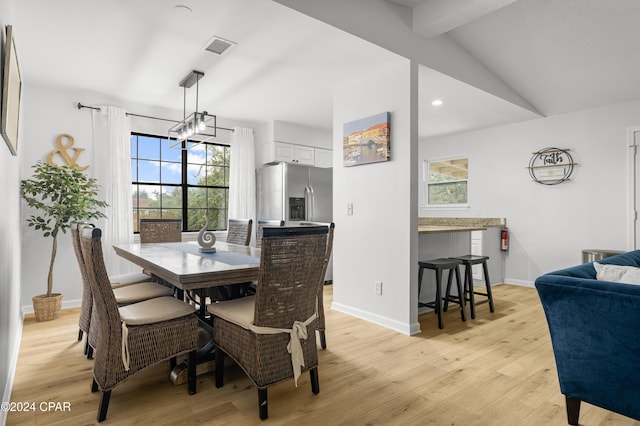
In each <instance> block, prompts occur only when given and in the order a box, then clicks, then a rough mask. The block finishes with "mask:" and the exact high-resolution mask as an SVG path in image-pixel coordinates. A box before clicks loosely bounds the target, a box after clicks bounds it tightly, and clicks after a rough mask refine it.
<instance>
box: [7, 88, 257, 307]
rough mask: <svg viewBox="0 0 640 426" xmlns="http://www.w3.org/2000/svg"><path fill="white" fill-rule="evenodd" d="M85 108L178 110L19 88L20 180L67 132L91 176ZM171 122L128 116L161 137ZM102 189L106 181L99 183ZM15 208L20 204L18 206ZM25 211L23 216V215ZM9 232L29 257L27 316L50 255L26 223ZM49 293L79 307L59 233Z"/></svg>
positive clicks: (69, 257) (67, 248) (165, 113)
mask: <svg viewBox="0 0 640 426" xmlns="http://www.w3.org/2000/svg"><path fill="white" fill-rule="evenodd" d="M78 102H82V103H83V104H84V105H101V104H102V105H116V106H120V107H124V108H125V109H127V111H128V112H132V113H135V114H141V115H150V116H157V117H163V118H176V117H180V116H181V115H182V111H171V110H166V109H161V108H152V107H148V106H144V105H136V104H133V103H126V102H120V101H118V100H116V99H112V98H109V97H108V96H106V95H100V94H96V93H90V92H79V91H63V90H56V89H51V88H44V87H40V86H33V85H25V86H24V89H23V105H24V107H23V111H24V114H23V120H22V124H23V129H24V131H23V134H22V141H21V144H22V146H21V152H22V155H21V164H22V171H21V178H22V179H26V178H29V177H30V176H31V166H32V165H33V164H35V162H36V161H44V160H45V158H46V156H47V154H48V153H49V152H50V151H51V150H53V149H55V147H56V146H55V139H56V137H57V135H59V134H61V133H68V134H70V135H72V136H73V137H74V139H75V145H74V146H75V147H77V148H84V149H85V151H84V152H83V153H82V154H81V155H80V157H79V159H78V164H81V165H87V164H88V165H89V166H90V167H89V168H88V169H87V173H88V174H89V175H91V171H92V168H91V162H92V155H93V152H92V127H91V111H90V110H88V109H82V110H78V109H77V108H76V104H77V103H78ZM169 125H170V123H168V122H164V121H157V120H149V119H146V118H137V117H131V128H132V130H133V131H137V132H143V133H149V134H158V135H166V134H167V129H168V127H169ZM218 125H219V126H222V127H228V128H232V127H235V126H243V127H254V126H256V123H251V122H238V121H230V120H225V119H223V118H218ZM230 134H231V133H230V132H228V131H224V130H219V131H218V137H217V138H216V140H217V141H219V142H222V143H228V142H229V138H230ZM261 135H262V133H261V132H257V137H256V144H259V143H261V142H262V141H261V140H260V137H261ZM99 184H101V185H105V184H108V183H102V182H99ZM18 205H21V203H20V202H19V203H18ZM26 214H27V210H26V207H25V208H24V210H23V212H22V216H23V217H26ZM14 229H16V230H18V231H22V235H23V237H22V253H23V258H24V259H30V261H29V262H24V264H23V265H22V291H21V298H20V303H21V305H22V308H23V310H24V312H32V311H33V308H32V306H31V297H32V296H34V295H37V294H42V293H44V292H45V291H46V279H47V271H48V265H49V263H48V259H49V255H50V253H51V246H50V245H51V240H50V239H44V238H43V237H42V234H41V233H39V232H36V231H34V230H33V229H32V228H28V227H27V225H26V221H25V220H20V221H19V226H15V227H14ZM54 291H56V292H59V293H62V294H63V307H70V306H79V304H80V299H81V296H82V286H81V281H80V273H79V271H78V268H77V263H76V259H75V256H74V254H73V247H72V245H71V239H70V237H69V236H68V234H63V235H62V236H61V238H59V241H58V253H57V256H56V263H55V268H54Z"/></svg>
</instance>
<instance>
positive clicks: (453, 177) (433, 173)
mask: <svg viewBox="0 0 640 426" xmlns="http://www.w3.org/2000/svg"><path fill="white" fill-rule="evenodd" d="M425 163H426V166H427V167H426V175H427V176H426V181H427V204H428V205H430V206H431V205H455V204H458V205H459V204H467V200H468V198H467V180H468V177H469V159H468V158H452V159H447V160H438V161H429V160H425Z"/></svg>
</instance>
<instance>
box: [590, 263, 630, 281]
mask: <svg viewBox="0 0 640 426" xmlns="http://www.w3.org/2000/svg"><path fill="white" fill-rule="evenodd" d="M593 267H594V268H595V270H596V279H597V280H600V281H613V282H621V283H627V284H640V268H636V267H635V266H623V265H608V264H602V263H598V262H593Z"/></svg>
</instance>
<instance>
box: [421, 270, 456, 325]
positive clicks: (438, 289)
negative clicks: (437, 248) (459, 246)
mask: <svg viewBox="0 0 640 426" xmlns="http://www.w3.org/2000/svg"><path fill="white" fill-rule="evenodd" d="M461 264H462V261H461V260H457V259H434V260H425V261H421V262H418V265H419V266H420V270H419V271H418V307H419V308H420V307H423V306H424V307H427V308H432V309H433V310H434V311H436V313H437V314H438V328H442V300H443V299H444V300H445V303H447V304H448V302H449V300H451V301H453V302H456V303H459V304H460V315H461V316H462V321H466V320H467V318H466V316H465V313H464V303H465V298H464V297H455V296H449V289H450V287H451V281H452V278H453V274H454V273H455V276H456V285H457V287H458V294H463V292H462V283H461V280H460V268H459V266H460V265H461ZM425 269H431V270H434V271H436V299H435V300H434V301H433V302H427V303H422V302H420V288H421V287H422V275H423V273H424V270H425ZM445 270H448V271H449V276H448V279H447V292H446V295H445V297H442V271H445ZM454 298H455V300H454ZM445 310H446V309H445Z"/></svg>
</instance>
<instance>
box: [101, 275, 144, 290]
mask: <svg viewBox="0 0 640 426" xmlns="http://www.w3.org/2000/svg"><path fill="white" fill-rule="evenodd" d="M145 281H151V277H150V276H149V275H147V274H144V273H142V272H133V273H131V274H120V275H112V276H110V277H109V282H111V287H113V288H118V287H124V286H126V285H131V284H136V283H143V282H145Z"/></svg>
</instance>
